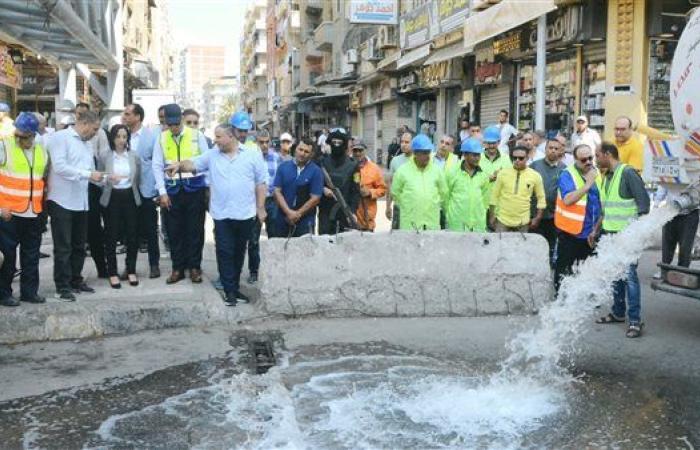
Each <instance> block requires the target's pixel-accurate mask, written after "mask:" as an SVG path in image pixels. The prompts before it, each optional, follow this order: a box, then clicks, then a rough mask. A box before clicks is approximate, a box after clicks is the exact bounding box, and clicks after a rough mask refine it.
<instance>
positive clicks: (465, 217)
mask: <svg viewBox="0 0 700 450" xmlns="http://www.w3.org/2000/svg"><path fill="white" fill-rule="evenodd" d="M446 182H447V208H446V217H447V227H448V228H449V229H450V230H452V231H477V232H485V231H486V213H487V211H488V209H489V185H490V183H489V177H488V175H486V173H485V172H484V171H483V170H482V169H481V168H480V167H477V169H476V171H475V172H474V175H469V172H467V171H466V170H464V169H463V168H462V164H459V165H457V166H454V167H452V168H451V169H450V170H449V171H448V172H447V174H446Z"/></svg>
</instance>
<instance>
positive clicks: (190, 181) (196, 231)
mask: <svg viewBox="0 0 700 450" xmlns="http://www.w3.org/2000/svg"><path fill="white" fill-rule="evenodd" d="M163 113H164V119H165V124H166V125H167V126H168V128H167V129H166V130H165V131H163V132H162V133H161V134H160V137H159V138H158V139H157V140H156V144H155V147H154V148H153V173H154V175H155V178H156V188H157V190H158V194H159V195H160V207H161V208H162V209H164V210H165V214H164V216H165V220H164V223H165V224H166V226H167V228H168V237H169V241H170V256H171V259H172V273H171V274H170V276H169V277H168V278H167V279H166V283H167V284H173V283H177V282H178V281H180V280H182V279H184V278H185V270H189V271H190V279H191V280H192V282H193V283H201V282H202V248H203V247H204V219H205V216H206V206H207V204H206V188H207V184H206V180H205V175H204V174H203V173H201V172H197V173H175V174H172V175H170V174H168V173H166V172H165V168H166V166H169V165H171V164H174V163H177V162H180V161H186V160H191V159H193V158H196V157H197V156H199V155H202V154H204V153H206V152H207V151H208V150H209V147H208V146H207V141H206V139H204V134H202V133H201V132H200V131H199V130H197V129H193V128H190V127H187V126H185V124H184V123H183V120H182V119H183V115H182V110H181V109H180V107H179V106H178V105H176V104H174V103H171V104H168V105H165V106H164V108H163Z"/></svg>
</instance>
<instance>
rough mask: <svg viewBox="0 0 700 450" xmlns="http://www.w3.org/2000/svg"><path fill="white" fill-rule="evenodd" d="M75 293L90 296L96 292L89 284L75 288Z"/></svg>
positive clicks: (82, 284)
mask: <svg viewBox="0 0 700 450" xmlns="http://www.w3.org/2000/svg"><path fill="white" fill-rule="evenodd" d="M73 292H75V293H76V294H80V293H82V292H86V293H88V294H93V293H94V292H95V290H94V289H93V288H91V287H90V286H88V285H87V284H85V283H81V284H79V285H77V286H73Z"/></svg>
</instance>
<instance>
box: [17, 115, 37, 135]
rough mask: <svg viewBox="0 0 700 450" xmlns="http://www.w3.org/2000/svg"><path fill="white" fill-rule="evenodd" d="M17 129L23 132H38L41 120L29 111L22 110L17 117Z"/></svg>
mask: <svg viewBox="0 0 700 450" xmlns="http://www.w3.org/2000/svg"><path fill="white" fill-rule="evenodd" d="M15 129H17V130H19V131H20V132H22V133H32V134H36V132H37V131H39V120H37V118H36V116H35V115H34V114H32V113H29V112H21V113H19V116H17V118H16V119H15Z"/></svg>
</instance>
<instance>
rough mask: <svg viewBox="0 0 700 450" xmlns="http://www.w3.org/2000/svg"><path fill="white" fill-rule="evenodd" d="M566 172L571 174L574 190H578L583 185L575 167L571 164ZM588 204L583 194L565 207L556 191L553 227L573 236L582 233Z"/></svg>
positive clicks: (583, 182) (586, 195) (559, 193)
mask: <svg viewBox="0 0 700 450" xmlns="http://www.w3.org/2000/svg"><path fill="white" fill-rule="evenodd" d="M566 171H567V172H569V173H570V174H571V178H572V179H573V180H574V184H575V186H576V190H579V189H581V188H582V187H583V185H584V184H585V181H583V177H581V174H580V173H578V170H576V167H575V166H574V165H573V164H572V165H570V166H569V167H567V168H566ZM587 204H588V194H587V193H586V194H584V195H583V197H581V198H580V199H579V200H578V201H577V202H576V203H574V204H572V205H567V204H566V203H564V199H563V198H562V197H561V190H557V204H556V208H555V209H554V226H556V227H557V228H558V229H560V230H561V231H564V232H566V233H569V234H572V235H574V236H576V235H578V234H580V233H581V232H582V231H583V222H584V220H585V219H586V205H587Z"/></svg>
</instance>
